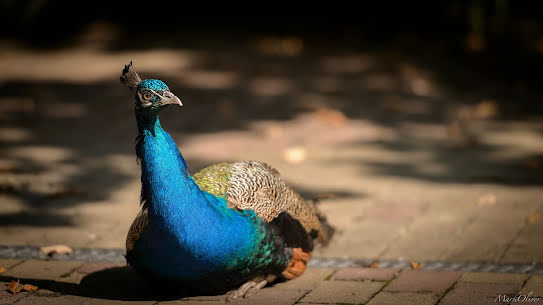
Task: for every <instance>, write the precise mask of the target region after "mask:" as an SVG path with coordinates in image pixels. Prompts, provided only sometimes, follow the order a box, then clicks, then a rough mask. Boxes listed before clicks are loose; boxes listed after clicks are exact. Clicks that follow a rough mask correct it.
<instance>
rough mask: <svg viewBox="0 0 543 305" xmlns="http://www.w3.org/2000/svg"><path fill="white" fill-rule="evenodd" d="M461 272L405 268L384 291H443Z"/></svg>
mask: <svg viewBox="0 0 543 305" xmlns="http://www.w3.org/2000/svg"><path fill="white" fill-rule="evenodd" d="M461 274H462V273H461V272H452V271H443V272H440V271H423V270H406V271H403V272H402V273H400V275H399V276H398V277H397V278H396V279H394V280H392V282H390V284H389V285H388V286H387V287H386V288H385V289H384V290H385V291H403V292H435V293H443V292H445V290H447V289H448V288H449V287H451V286H452V285H453V284H454V282H456V280H458V278H459V277H460V275H461Z"/></svg>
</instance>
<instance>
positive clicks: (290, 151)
mask: <svg viewBox="0 0 543 305" xmlns="http://www.w3.org/2000/svg"><path fill="white" fill-rule="evenodd" d="M306 158H307V150H306V149H305V148H304V147H302V146H294V147H290V148H287V149H285V150H284V151H283V160H285V162H287V163H291V164H296V163H301V162H303V161H305V159H306Z"/></svg>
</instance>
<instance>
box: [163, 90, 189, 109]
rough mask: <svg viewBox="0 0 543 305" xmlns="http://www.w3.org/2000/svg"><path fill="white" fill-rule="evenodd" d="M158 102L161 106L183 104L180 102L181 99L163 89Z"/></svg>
mask: <svg viewBox="0 0 543 305" xmlns="http://www.w3.org/2000/svg"><path fill="white" fill-rule="evenodd" d="M160 103H161V104H162V105H163V106H164V105H170V104H174V105H179V106H183V103H181V100H180V99H179V98H178V97H177V96H175V95H174V94H173V93H171V92H170V91H164V93H163V94H162V99H161V100H160Z"/></svg>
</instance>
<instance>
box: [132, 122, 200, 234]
mask: <svg viewBox="0 0 543 305" xmlns="http://www.w3.org/2000/svg"><path fill="white" fill-rule="evenodd" d="M137 121H138V129H139V138H140V140H139V143H138V145H137V147H136V152H137V154H138V157H139V158H140V159H141V169H142V177H141V180H142V188H143V194H144V196H145V197H146V198H144V199H145V200H146V201H147V204H148V206H149V212H150V217H151V218H153V219H156V220H159V222H160V223H164V224H166V225H173V224H171V223H170V222H171V221H172V219H174V220H175V222H176V223H175V226H176V227H179V221H180V220H183V219H185V218H187V217H183V216H184V215H182V213H184V212H185V211H186V209H191V206H193V207H194V206H200V208H201V205H202V204H204V203H205V201H206V198H205V195H204V194H203V193H202V191H201V190H200V189H199V188H198V186H197V185H196V183H195V182H194V179H192V177H191V176H190V171H189V169H188V166H187V163H186V162H185V159H183V156H181V153H180V152H179V149H178V148H177V145H176V144H175V142H174V141H173V139H172V138H171V136H170V135H169V134H168V133H167V132H165V131H164V129H162V126H160V121H159V119H158V117H157V116H156V114H145V115H143V114H139V115H137Z"/></svg>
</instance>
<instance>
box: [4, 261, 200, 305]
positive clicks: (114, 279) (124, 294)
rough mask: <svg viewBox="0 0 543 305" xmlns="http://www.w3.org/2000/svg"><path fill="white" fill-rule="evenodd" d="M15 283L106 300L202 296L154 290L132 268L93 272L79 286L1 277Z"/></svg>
mask: <svg viewBox="0 0 543 305" xmlns="http://www.w3.org/2000/svg"><path fill="white" fill-rule="evenodd" d="M12 280H15V281H17V280H20V281H21V283H24V284H31V285H35V286H37V287H39V288H40V290H38V291H37V292H36V294H38V295H43V296H53V297H54V296H58V295H76V296H82V297H89V298H97V299H107V300H123V301H144V300H155V301H156V300H162V301H166V300H179V299H181V298H186V297H191V296H197V295H199V294H197V293H196V292H193V293H191V292H190V291H188V290H183V289H182V288H181V289H177V290H175V289H169V290H166V289H162V288H160V287H154V288H153V287H152V286H151V285H149V283H148V282H146V281H145V280H144V279H143V278H142V277H141V276H140V275H139V274H138V273H137V272H136V271H135V270H134V269H132V268H131V267H129V266H125V267H113V268H108V269H104V270H100V271H96V272H93V273H90V274H88V275H86V276H85V277H84V278H83V279H82V280H81V282H80V284H76V283H68V282H62V281H53V280H38V279H31V278H22V279H17V278H12V277H6V276H0V282H11V281H12Z"/></svg>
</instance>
